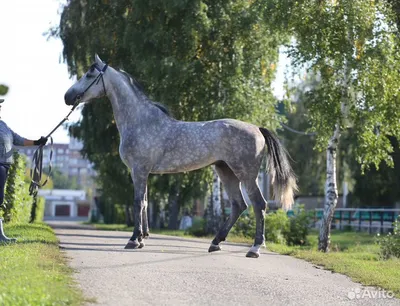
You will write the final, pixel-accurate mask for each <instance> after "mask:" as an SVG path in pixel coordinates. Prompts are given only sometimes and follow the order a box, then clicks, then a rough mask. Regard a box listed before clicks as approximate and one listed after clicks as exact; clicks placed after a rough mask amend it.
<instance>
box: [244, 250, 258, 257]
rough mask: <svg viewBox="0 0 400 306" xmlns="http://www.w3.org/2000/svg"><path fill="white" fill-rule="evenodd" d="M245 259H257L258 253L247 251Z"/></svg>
mask: <svg viewBox="0 0 400 306" xmlns="http://www.w3.org/2000/svg"><path fill="white" fill-rule="evenodd" d="M246 257H249V258H258V257H260V253H255V252H251V251H248V252H247V254H246Z"/></svg>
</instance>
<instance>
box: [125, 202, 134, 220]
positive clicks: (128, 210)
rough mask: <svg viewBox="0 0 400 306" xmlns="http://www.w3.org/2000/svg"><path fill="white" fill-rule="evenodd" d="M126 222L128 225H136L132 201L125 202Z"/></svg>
mask: <svg viewBox="0 0 400 306" xmlns="http://www.w3.org/2000/svg"><path fill="white" fill-rule="evenodd" d="M125 224H126V226H133V225H134V222H133V216H132V209H131V203H129V202H128V203H126V204H125Z"/></svg>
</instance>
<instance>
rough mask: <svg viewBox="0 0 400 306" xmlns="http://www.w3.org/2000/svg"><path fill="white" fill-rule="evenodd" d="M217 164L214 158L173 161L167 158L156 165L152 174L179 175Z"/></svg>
mask: <svg viewBox="0 0 400 306" xmlns="http://www.w3.org/2000/svg"><path fill="white" fill-rule="evenodd" d="M214 162H216V160H215V159H214V158H212V157H211V156H210V157H203V158H195V157H186V158H181V159H179V160H178V159H171V158H168V156H166V158H163V160H161V161H160V163H158V164H156V165H154V167H153V169H152V171H151V173H158V174H162V173H179V172H187V171H193V170H197V169H200V168H203V167H206V166H209V165H211V164H213V163H214Z"/></svg>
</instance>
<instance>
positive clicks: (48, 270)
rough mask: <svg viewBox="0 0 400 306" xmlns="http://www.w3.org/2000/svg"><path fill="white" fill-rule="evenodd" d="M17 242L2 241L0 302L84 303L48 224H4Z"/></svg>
mask: <svg viewBox="0 0 400 306" xmlns="http://www.w3.org/2000/svg"><path fill="white" fill-rule="evenodd" d="M5 233H6V235H7V236H8V237H12V238H17V239H18V242H17V243H12V244H4V243H3V244H0V280H1V281H0V305H5V306H8V305H10V306H15V305H81V304H82V303H83V302H84V298H83V296H82V293H81V292H80V290H78V288H77V287H76V286H75V283H74V281H73V279H72V270H71V269H70V268H68V267H67V265H66V259H65V258H64V257H63V255H62V254H61V253H60V251H59V247H58V240H57V238H56V236H55V235H54V232H53V230H52V229H51V228H50V227H49V226H47V225H45V224H39V223H38V224H13V225H5Z"/></svg>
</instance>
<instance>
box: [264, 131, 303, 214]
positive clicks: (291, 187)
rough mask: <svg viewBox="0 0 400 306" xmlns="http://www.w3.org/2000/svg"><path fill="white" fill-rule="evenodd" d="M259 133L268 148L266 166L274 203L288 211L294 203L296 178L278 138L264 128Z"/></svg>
mask: <svg viewBox="0 0 400 306" xmlns="http://www.w3.org/2000/svg"><path fill="white" fill-rule="evenodd" d="M260 131H261V133H262V134H263V136H264V138H265V142H266V144H267V147H268V159H267V164H268V165H267V166H268V172H269V174H270V175H271V178H272V179H271V183H272V184H273V187H274V196H275V201H277V202H278V203H279V202H280V203H281V204H282V208H283V209H285V210H289V209H290V208H291V206H292V204H293V202H294V198H293V196H294V192H295V191H297V183H296V176H295V174H294V172H293V169H292V167H291V166H290V163H289V159H288V155H287V152H286V151H285V149H284V147H283V146H282V144H281V143H280V142H279V140H278V138H277V137H276V136H275V135H273V134H272V133H271V132H270V131H268V130H267V129H265V128H262V127H260Z"/></svg>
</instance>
